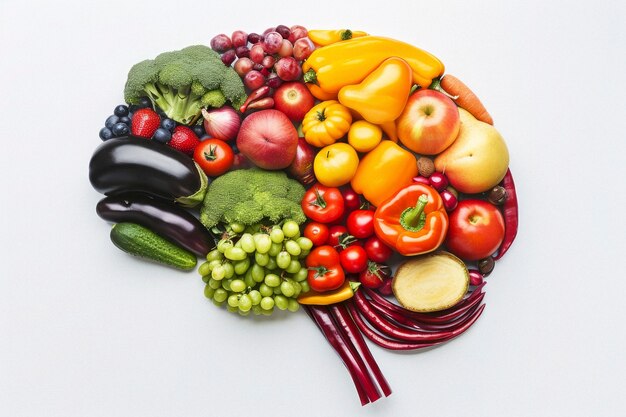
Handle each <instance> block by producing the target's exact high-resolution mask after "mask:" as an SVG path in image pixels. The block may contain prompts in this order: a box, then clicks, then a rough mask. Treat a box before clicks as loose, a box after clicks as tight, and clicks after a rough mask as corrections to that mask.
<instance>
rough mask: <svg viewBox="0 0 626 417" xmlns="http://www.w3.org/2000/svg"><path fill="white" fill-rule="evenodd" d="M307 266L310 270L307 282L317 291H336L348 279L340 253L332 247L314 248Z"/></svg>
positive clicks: (309, 255) (308, 258) (307, 259)
mask: <svg viewBox="0 0 626 417" xmlns="http://www.w3.org/2000/svg"><path fill="white" fill-rule="evenodd" d="M306 266H307V268H308V270H309V274H308V276H307V281H308V282H309V286H310V287H311V289H313V290H315V291H320V292H322V291H331V290H335V289H337V288H339V287H341V285H342V284H343V282H344V281H345V279H346V276H345V274H344V272H343V269H341V263H340V259H339V253H338V252H337V251H336V250H335V248H333V247H332V246H328V245H324V246H319V247H317V248H313V250H311V252H310V253H309V254H308V255H307V257H306Z"/></svg>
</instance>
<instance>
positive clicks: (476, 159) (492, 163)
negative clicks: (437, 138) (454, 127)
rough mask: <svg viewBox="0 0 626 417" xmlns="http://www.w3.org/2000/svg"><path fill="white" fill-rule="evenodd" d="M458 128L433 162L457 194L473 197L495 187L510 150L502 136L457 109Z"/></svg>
mask: <svg viewBox="0 0 626 417" xmlns="http://www.w3.org/2000/svg"><path fill="white" fill-rule="evenodd" d="M459 116H460V118H461V128H460V130H459V135H458V136H457V138H456V140H455V141H454V142H453V143H452V145H450V147H448V148H447V149H446V150H445V151H443V152H442V153H440V154H439V155H438V156H437V157H436V158H435V169H436V170H437V171H440V172H444V173H445V174H446V176H447V177H448V180H449V181H450V184H451V185H452V186H453V187H454V188H456V189H457V190H458V191H460V192H462V193H466V194H475V193H481V192H483V191H487V190H489V189H490V188H492V187H493V186H495V185H497V184H498V183H499V182H500V181H501V180H502V178H503V177H504V174H506V170H507V168H508V166H509V150H508V149H507V147H506V143H505V142H504V139H503V138H502V135H500V133H499V132H498V131H497V130H496V128H495V127H493V126H492V125H490V124H487V123H484V122H481V121H479V120H476V118H475V117H474V116H472V115H471V114H470V113H469V112H467V111H466V110H464V109H462V108H460V107H459Z"/></svg>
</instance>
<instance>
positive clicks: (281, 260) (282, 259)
mask: <svg viewBox="0 0 626 417" xmlns="http://www.w3.org/2000/svg"><path fill="white" fill-rule="evenodd" d="M290 263H291V255H289V253H288V252H287V251H286V250H283V251H280V252H279V253H278V255H276V265H277V266H278V267H279V268H280V269H287V268H288V267H289V264H290Z"/></svg>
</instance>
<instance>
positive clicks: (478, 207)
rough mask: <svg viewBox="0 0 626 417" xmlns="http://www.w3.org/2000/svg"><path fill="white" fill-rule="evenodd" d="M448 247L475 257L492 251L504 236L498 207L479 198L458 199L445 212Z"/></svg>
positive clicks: (461, 256)
mask: <svg viewBox="0 0 626 417" xmlns="http://www.w3.org/2000/svg"><path fill="white" fill-rule="evenodd" d="M449 219H450V225H449V226H448V235H447V236H446V246H447V248H448V250H449V251H450V252H452V253H454V254H455V255H456V256H458V257H459V258H461V259H464V260H467V261H476V260H479V259H483V258H486V257H487V256H489V255H491V254H492V253H494V252H495V251H496V250H497V249H498V247H499V246H500V243H502V239H504V219H503V218H502V214H501V213H500V210H498V208H497V207H496V206H495V205H493V204H491V203H489V202H487V201H483V200H475V199H470V200H462V201H459V204H458V206H457V207H456V209H454V211H453V212H452V213H450V214H449Z"/></svg>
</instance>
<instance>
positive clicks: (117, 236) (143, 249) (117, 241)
mask: <svg viewBox="0 0 626 417" xmlns="http://www.w3.org/2000/svg"><path fill="white" fill-rule="evenodd" d="M111 241H112V242H113V244H114V245H115V246H117V247H118V248H120V249H121V250H123V251H124V252H126V253H129V254H131V255H133V256H137V257H140V258H144V259H149V260H152V261H155V262H158V263H161V264H164V265H169V266H172V267H174V268H177V269H182V270H186V271H188V270H191V269H194V268H195V267H196V263H197V262H198V259H197V258H196V255H194V254H193V253H191V252H189V251H188V250H186V249H183V248H181V247H179V246H176V245H175V244H173V243H172V242H170V241H169V240H166V239H164V238H162V237H161V236H159V235H157V234H156V233H154V232H153V231H152V230H150V229H148V228H145V227H143V226H140V225H138V224H135V223H117V224H115V225H113V228H112V229H111Z"/></svg>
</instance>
